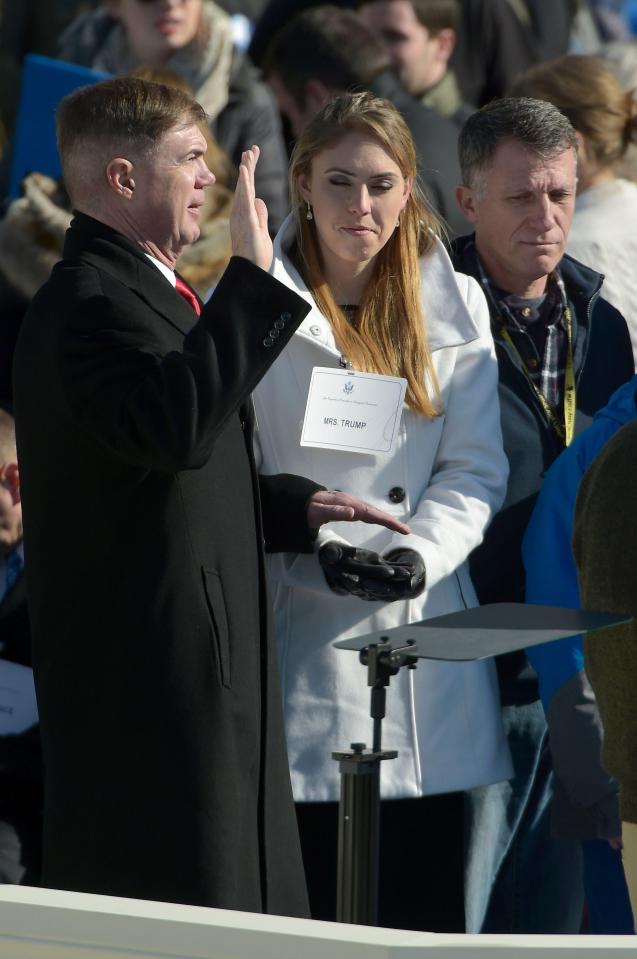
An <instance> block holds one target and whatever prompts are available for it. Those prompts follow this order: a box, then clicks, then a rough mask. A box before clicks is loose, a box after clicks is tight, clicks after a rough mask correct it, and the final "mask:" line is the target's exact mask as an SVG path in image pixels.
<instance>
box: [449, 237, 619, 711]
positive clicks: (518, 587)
mask: <svg viewBox="0 0 637 959" xmlns="http://www.w3.org/2000/svg"><path fill="white" fill-rule="evenodd" d="M470 239H471V238H470V237H468V236H467V237H461V238H460V239H458V240H456V242H455V243H454V246H453V255H452V258H453V262H454V266H455V267H456V269H457V270H459V271H460V272H462V273H468V274H470V275H471V276H476V277H477V271H476V262H475V247H474V246H473V244H470V243H469V241H470ZM560 270H561V273H562V277H563V279H564V285H565V287H566V292H567V296H568V299H569V303H570V306H571V310H572V313H573V317H574V319H575V323H576V331H575V345H574V356H573V360H574V366H575V381H576V388H577V415H576V420H575V432H576V433H580V432H581V431H582V430H583V429H584V428H585V427H586V426H588V425H589V423H590V422H591V419H592V417H593V416H594V414H595V413H596V412H597V411H598V410H600V409H601V408H602V407H603V406H605V405H606V403H607V402H608V400H609V399H610V397H611V395H612V394H613V393H614V392H615V390H616V389H617V388H618V387H620V386H621V385H622V384H623V383H626V382H627V381H628V380H629V379H630V377H631V376H632V375H633V374H634V372H635V369H634V362H633V354H632V348H631V343H630V336H629V333H628V328H627V326H626V321H625V320H624V318H623V316H622V315H621V313H619V312H618V311H617V310H616V309H615V308H614V307H613V306H611V305H610V303H608V302H607V301H606V300H604V299H603V297H601V296H600V289H601V286H602V282H603V279H604V278H603V276H602V275H601V274H599V273H596V272H595V271H594V270H591V269H589V268H588V267H586V266H584V265H583V264H581V263H578V262H577V260H574V259H572V258H571V257H569V256H564V257H563V258H562V261H561V263H560ZM492 331H493V336H494V339H495V346H496V354H497V357H498V367H499V375H500V383H499V389H498V394H499V399H500V415H501V421H502V436H503V441H504V449H505V452H506V454H507V457H508V459H509V467H510V475H509V485H508V489H507V495H506V499H505V501H504V504H503V506H502V509H501V510H500V512H499V513H498V515H497V516H496V517H495V518H494V520H493V522H492V523H491V526H490V527H489V529H488V530H487V533H486V535H485V538H484V541H483V542H482V544H481V545H480V546H479V547H478V548H477V549H476V550H474V552H473V554H472V556H471V558H470V567H471V577H472V579H473V582H474V585H475V587H476V591H477V593H478V598H479V600H480V602H481V603H499V602H500V603H501V602H524V595H525V577H524V567H523V563H522V537H523V536H524V532H525V530H526V526H527V523H528V521H529V518H530V515H531V512H532V510H533V507H534V505H535V500H536V497H537V494H538V491H539V489H540V486H541V485H542V479H543V477H544V473H545V472H546V470H547V469H548V468H549V466H550V465H551V463H552V462H553V460H555V459H556V457H557V456H558V455H559V454H560V452H561V451H562V449H563V448H564V446H563V443H562V442H561V440H560V439H559V437H558V436H557V435H556V434H555V432H554V430H553V429H552V427H551V425H550V423H549V421H548V418H547V416H546V414H545V412H544V410H543V409H542V406H541V404H540V402H539V400H538V398H537V396H536V394H535V392H534V390H533V388H532V386H531V383H530V380H529V379H528V377H527V375H526V373H525V371H524V370H523V368H522V365H521V363H520V360H519V359H518V357H517V356H516V355H515V353H514V351H513V350H512V349H511V348H510V347H509V346H508V345H507V344H506V343H505V341H504V339H503V338H502V336H501V333H500V327H499V323H498V321H497V317H495V316H494V315H493V312H492ZM509 665H511V663H510V662H509ZM518 665H519V664H518ZM500 668H501V669H502V664H501V666H500ZM512 672H513V673H515V674H516V675H517V672H518V671H517V670H513V671H512ZM507 675H508V670H507ZM502 678H503V676H502V672H501V679H502ZM523 685H524V688H525V689H526V693H524V694H523V692H522V689H521V688H519V689H518V688H514V687H515V682H509V681H508V680H507V681H506V682H505V683H504V688H503V689H502V693H503V702H504V703H506V702H507V700H508V701H510V702H516V703H519V702H520V697H522V696H524V697H527V696H531V695H532V696H533V698H537V685H536V684H533V686H534V689H533V691H532V692H531V687H530V685H529V684H528V683H526V682H524V684H523ZM509 687H510V697H509V695H507V688H509Z"/></svg>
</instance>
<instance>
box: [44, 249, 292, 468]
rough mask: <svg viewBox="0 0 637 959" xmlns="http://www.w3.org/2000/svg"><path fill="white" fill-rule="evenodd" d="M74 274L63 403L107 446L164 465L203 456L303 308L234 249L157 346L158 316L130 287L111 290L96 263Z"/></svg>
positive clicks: (192, 464)
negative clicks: (187, 316) (195, 312)
mask: <svg viewBox="0 0 637 959" xmlns="http://www.w3.org/2000/svg"><path fill="white" fill-rule="evenodd" d="M83 283H84V288H83V290H82V291H81V292H82V295H80V298H79V305H78V306H77V308H75V309H74V310H73V313H72V315H71V316H70V318H69V320H68V322H67V323H66V327H65V332H64V336H63V342H62V343H61V347H60V349H61V367H62V378H63V388H64V390H65V394H66V397H67V400H68V403H69V405H70V407H71V408H72V410H73V412H74V414H75V416H76V417H77V419H78V421H80V422H81V424H82V425H83V426H84V428H85V430H86V431H87V433H88V434H89V436H90V438H91V440H92V441H94V442H96V443H98V444H99V445H101V446H102V447H103V448H104V449H105V450H107V451H108V452H109V454H110V455H111V456H115V457H117V458H118V459H120V460H121V461H123V462H125V463H127V464H129V465H132V466H137V467H141V468H146V469H153V470H163V471H167V472H175V471H179V470H184V469H196V468H199V467H201V466H202V465H203V464H204V463H206V462H207V460H208V459H209V458H210V456H211V454H212V452H213V447H214V443H215V439H216V438H217V436H218V435H219V433H220V432H221V430H223V428H224V426H225V425H226V424H227V423H228V421H229V419H230V417H232V416H233V415H234V414H236V413H237V411H238V410H239V407H240V406H241V404H242V403H243V402H245V400H246V399H247V398H248V397H249V395H250V393H251V392H252V390H253V389H254V387H255V386H256V385H257V383H258V382H259V380H260V379H261V377H262V376H263V375H264V373H265V372H266V371H267V369H268V368H269V367H270V365H271V364H272V362H273V361H274V360H275V359H276V357H277V356H278V355H279V353H280V352H281V350H282V349H283V347H284V346H285V344H286V343H287V341H288V340H289V338H290V336H291V335H292V334H293V332H294V330H295V329H296V327H297V326H298V324H299V323H300V322H301V320H302V319H303V317H304V316H305V314H306V313H307V311H308V306H307V304H306V303H305V302H304V301H303V300H301V299H300V298H299V297H297V296H296V295H295V294H294V293H291V292H290V291H289V290H288V289H287V288H286V287H284V286H283V285H282V284H280V283H279V282H278V281H277V280H275V279H274V278H273V277H271V276H269V275H268V274H266V273H265V272H264V271H263V270H260V269H259V268H258V267H256V266H254V265H253V264H252V263H250V262H248V261H247V260H244V259H242V258H240V257H234V258H233V259H232V260H231V262H230V265H229V266H228V268H227V269H226V271H225V273H224V275H223V277H222V278H221V280H220V282H219V284H218V285H217V287H216V289H215V293H214V294H213V296H212V298H211V300H210V301H209V302H208V303H207V304H206V306H205V307H204V310H203V313H202V316H201V318H200V320H199V321H198V322H197V323H196V324H195V325H194V327H193V328H192V330H191V331H190V332H189V333H188V334H187V335H186V336H185V339H184V340H183V344H182V347H181V348H180V349H171V350H166V345H165V344H166V341H165V339H164V340H162V338H161V335H160V333H159V330H160V329H161V328H162V327H163V325H164V324H165V323H166V322H167V321H166V319H165V318H164V317H162V316H159V315H158V314H156V313H155V312H154V311H153V310H152V308H151V307H150V306H149V305H148V304H146V303H141V306H140V301H139V299H137V302H135V299H136V298H135V294H134V292H132V291H130V290H128V289H127V288H124V287H123V288H122V298H120V297H117V298H114V297H113V296H112V295H109V294H108V293H107V292H105V290H104V287H103V285H102V277H101V276H100V273H99V271H97V270H93V271H91V273H90V274H87V275H85V276H84V279H83ZM126 297H128V298H129V299H126ZM275 323H278V325H279V327H280V329H277V331H276V336H275V337H271V336H270V335H269V333H270V331H271V330H272V329H274V324H275Z"/></svg>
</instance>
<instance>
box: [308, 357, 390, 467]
mask: <svg viewBox="0 0 637 959" xmlns="http://www.w3.org/2000/svg"><path fill="white" fill-rule="evenodd" d="M406 389H407V380H405V379H404V378H403V377H401V376H385V375H382V374H379V373H358V372H355V371H353V370H335V369H333V368H331V367H322V366H315V367H314V369H313V370H312V379H311V381H310V389H309V392H308V397H307V405H306V407H305V418H304V420H303V430H302V432H301V446H315V447H319V448H321V449H328V450H342V451H347V452H350V453H368V454H372V455H375V454H377V453H390V452H391V451H392V448H393V445H394V441H395V439H396V433H397V432H398V428H399V426H400V416H401V413H402V408H403V402H404V399H405V391H406Z"/></svg>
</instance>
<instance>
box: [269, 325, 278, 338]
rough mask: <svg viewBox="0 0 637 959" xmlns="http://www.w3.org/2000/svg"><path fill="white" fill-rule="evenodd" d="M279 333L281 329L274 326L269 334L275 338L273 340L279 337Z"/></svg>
mask: <svg viewBox="0 0 637 959" xmlns="http://www.w3.org/2000/svg"><path fill="white" fill-rule="evenodd" d="M278 335H279V331H278V330H275V329H274V327H273V328H272V329H271V330H270V332H269V333H268V336H269V337H270V338H271V339H273V340H276V338H277V336H278Z"/></svg>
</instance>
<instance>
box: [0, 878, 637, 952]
mask: <svg viewBox="0 0 637 959" xmlns="http://www.w3.org/2000/svg"><path fill="white" fill-rule="evenodd" d="M609 952H611V953H613V957H614V956H615V955H618V956H619V955H620V954H621V956H622V957H629V956H630V957H636V959H637V938H635V937H632V936H459V935H436V934H433V933H416V932H403V931H400V930H397V931H393V930H387V929H373V928H369V927H365V926H346V925H340V924H337V923H330V922H313V921H311V920H307V919H287V918H283V917H278V916H262V915H256V914H254V913H242V912H230V911H226V910H222V909H203V908H199V907H196V906H180V905H174V904H172V903H158V902H147V901H143V900H137V899H119V898H116V897H111V896H94V895H88V894H85V893H74V892H63V891H59V890H54V889H36V888H31V887H28V886H0V957H1V959H107V957H108V959H111V957H112V959H142V957H146V959H150V957H152V959H244V957H245V959H248V957H255V959H319V957H320V959H324V957H327V959H402V957H404V959H421V957H422V959H487V957H488V959H535V957H538V959H540V957H541V959H553V957H555V959H576V957H578V959H579V957H593V959H601V957H602V955H607V954H608V953H609Z"/></svg>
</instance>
